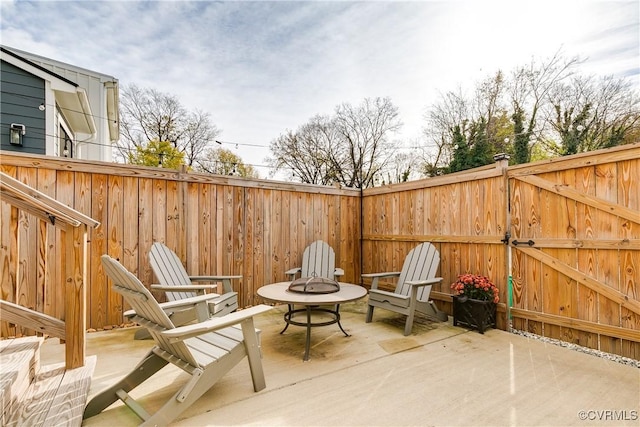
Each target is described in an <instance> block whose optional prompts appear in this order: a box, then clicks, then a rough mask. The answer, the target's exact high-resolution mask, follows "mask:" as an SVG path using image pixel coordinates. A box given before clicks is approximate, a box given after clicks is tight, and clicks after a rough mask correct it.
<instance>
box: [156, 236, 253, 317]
mask: <svg viewBox="0 0 640 427" xmlns="http://www.w3.org/2000/svg"><path fill="white" fill-rule="evenodd" d="M149 264H151V269H152V270H153V273H154V274H155V275H156V278H157V279H158V282H160V283H159V284H152V285H151V289H154V290H158V291H164V292H165V293H166V296H167V300H168V301H179V300H182V299H185V298H193V297H195V296H200V295H204V294H205V292H206V291H208V290H218V284H217V283H222V293H221V294H217V295H214V296H213V298H211V299H208V303H209V314H208V315H207V317H209V316H223V315H225V314H229V313H231V312H233V311H235V310H237V309H238V293H237V292H234V291H233V288H232V287H231V280H232V279H241V278H242V276H189V274H188V273H187V271H186V270H185V268H184V266H183V265H182V262H181V261H180V258H178V255H176V253H175V252H173V251H172V250H171V249H169V248H168V247H167V246H165V245H164V244H162V243H160V242H155V243H154V244H153V245H151V250H150V251H149ZM201 282H209V284H194V283H201ZM212 283H215V284H212ZM172 320H173V321H174V323H176V321H175V320H174V319H172ZM198 320H200V321H202V320H206V317H205V318H202V317H199V318H198Z"/></svg>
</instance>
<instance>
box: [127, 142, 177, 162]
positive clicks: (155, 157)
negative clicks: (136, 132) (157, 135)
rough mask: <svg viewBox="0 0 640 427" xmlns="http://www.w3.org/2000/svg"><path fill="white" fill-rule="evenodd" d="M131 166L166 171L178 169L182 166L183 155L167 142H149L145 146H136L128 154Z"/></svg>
mask: <svg viewBox="0 0 640 427" xmlns="http://www.w3.org/2000/svg"><path fill="white" fill-rule="evenodd" d="M128 160H129V163H131V164H133V165H143V166H155V167H161V168H166V169H180V167H181V166H182V165H184V153H182V152H180V151H179V150H178V149H177V148H175V147H174V146H173V144H171V143H170V142H168V141H155V140H154V141H149V143H148V144H147V145H145V146H137V147H136V148H135V150H134V151H130V152H129V153H128Z"/></svg>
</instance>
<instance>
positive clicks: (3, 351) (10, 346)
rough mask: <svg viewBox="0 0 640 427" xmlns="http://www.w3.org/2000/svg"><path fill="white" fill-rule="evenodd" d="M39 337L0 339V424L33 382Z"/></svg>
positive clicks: (38, 364)
mask: <svg viewBox="0 0 640 427" xmlns="http://www.w3.org/2000/svg"><path fill="white" fill-rule="evenodd" d="M43 341H44V339H43V338H41V337H35V336H30V337H22V338H9V339H6V340H2V341H0V366H1V367H2V369H1V371H0V401H1V402H2V416H1V417H0V425H6V421H7V419H8V418H7V417H8V416H9V414H10V413H12V412H13V411H15V408H16V406H17V405H18V404H19V402H20V399H21V398H22V396H24V394H25V393H26V392H27V390H28V389H29V387H30V386H31V384H32V383H33V381H34V379H35V377H36V372H38V370H39V369H40V345H41V344H42V342H43Z"/></svg>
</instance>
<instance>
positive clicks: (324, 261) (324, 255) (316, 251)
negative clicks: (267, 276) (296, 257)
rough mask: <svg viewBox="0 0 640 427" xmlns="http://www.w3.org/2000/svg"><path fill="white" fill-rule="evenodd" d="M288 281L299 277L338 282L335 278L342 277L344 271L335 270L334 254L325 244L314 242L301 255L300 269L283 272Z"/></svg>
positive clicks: (318, 241)
mask: <svg viewBox="0 0 640 427" xmlns="http://www.w3.org/2000/svg"><path fill="white" fill-rule="evenodd" d="M285 274H286V275H288V276H289V280H292V281H293V280H294V279H296V276H297V275H298V274H299V275H300V277H326V278H327V279H332V280H338V279H337V277H339V276H342V275H344V270H343V269H341V268H336V253H335V251H334V250H333V248H332V247H331V246H329V244H328V243H327V242H324V241H322V240H316V241H315V242H313V243H311V244H310V245H309V246H307V247H306V248H305V250H304V252H303V253H302V267H296V268H292V269H291V270H288V271H285Z"/></svg>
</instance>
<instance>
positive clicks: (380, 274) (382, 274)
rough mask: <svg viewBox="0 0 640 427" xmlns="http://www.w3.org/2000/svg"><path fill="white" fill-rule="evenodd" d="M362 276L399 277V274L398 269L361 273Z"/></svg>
mask: <svg viewBox="0 0 640 427" xmlns="http://www.w3.org/2000/svg"><path fill="white" fill-rule="evenodd" d="M361 276H362V277H368V278H373V277H396V276H397V277H399V276H400V272H399V271H389V272H386V273H364V274H361Z"/></svg>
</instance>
